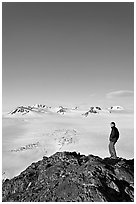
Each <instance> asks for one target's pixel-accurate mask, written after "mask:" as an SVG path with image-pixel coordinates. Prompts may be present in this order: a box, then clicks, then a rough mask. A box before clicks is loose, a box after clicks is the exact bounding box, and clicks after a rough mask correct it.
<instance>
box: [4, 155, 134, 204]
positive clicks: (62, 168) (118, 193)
mask: <svg viewBox="0 0 136 204" xmlns="http://www.w3.org/2000/svg"><path fill="white" fill-rule="evenodd" d="M2 192H3V201H4V202H16V201H18V202H23V201H25V202H52V201H53V202H61V201H63V202H66V201H67V202H73V201H75V202H100V201H103V202H106V201H107V202H109V201H110V202H121V201H124V202H126V201H134V159H131V160H126V159H123V158H118V159H110V158H105V159H102V158H100V157H98V156H94V155H88V156H85V155H81V154H80V153H77V152H56V153H55V154H54V155H52V156H50V157H46V156H44V157H43V159H42V160H41V161H38V162H36V163H32V164H31V165H30V166H29V167H28V168H27V169H26V170H24V171H23V172H22V173H21V174H20V175H19V176H16V177H14V178H12V179H11V180H8V179H6V180H5V182H4V183H3V187H2Z"/></svg>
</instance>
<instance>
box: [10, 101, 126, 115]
mask: <svg viewBox="0 0 136 204" xmlns="http://www.w3.org/2000/svg"><path fill="white" fill-rule="evenodd" d="M123 110H124V108H123V107H121V106H112V107H110V108H108V109H103V108H102V107H100V106H91V107H90V108H88V109H86V110H82V111H81V110H80V107H73V108H68V107H63V106H58V107H51V106H47V105H45V104H44V105H43V104H35V105H31V106H18V107H17V108H15V109H14V110H12V111H11V112H9V113H8V114H6V117H39V116H44V114H47V113H50V114H51V113H52V114H60V115H68V116H70V115H71V116H72V115H80V116H86V117H87V116H89V115H93V114H109V113H112V112H116V111H123Z"/></svg>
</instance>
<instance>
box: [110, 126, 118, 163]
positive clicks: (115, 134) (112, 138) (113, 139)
mask: <svg viewBox="0 0 136 204" xmlns="http://www.w3.org/2000/svg"><path fill="white" fill-rule="evenodd" d="M110 126H111V133H110V138H109V140H110V143H109V152H110V155H111V157H110V158H112V159H116V158H117V154H116V150H115V143H116V142H117V140H118V138H119V131H118V129H117V128H116V127H115V123H114V122H111V123H110Z"/></svg>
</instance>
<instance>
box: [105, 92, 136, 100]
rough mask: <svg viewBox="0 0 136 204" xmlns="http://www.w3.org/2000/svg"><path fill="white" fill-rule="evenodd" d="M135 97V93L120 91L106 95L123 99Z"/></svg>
mask: <svg viewBox="0 0 136 204" xmlns="http://www.w3.org/2000/svg"><path fill="white" fill-rule="evenodd" d="M133 95H134V92H133V91H130V90H119V91H113V92H110V93H107V94H106V97H107V98H109V99H111V98H123V97H132V96H133Z"/></svg>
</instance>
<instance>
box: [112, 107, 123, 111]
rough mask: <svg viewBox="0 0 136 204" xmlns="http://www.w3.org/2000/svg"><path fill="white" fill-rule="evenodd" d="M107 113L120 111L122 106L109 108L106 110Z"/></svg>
mask: <svg viewBox="0 0 136 204" xmlns="http://www.w3.org/2000/svg"><path fill="white" fill-rule="evenodd" d="M108 110H109V111H122V110H124V108H123V107H122V106H111V107H110V108H108Z"/></svg>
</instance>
